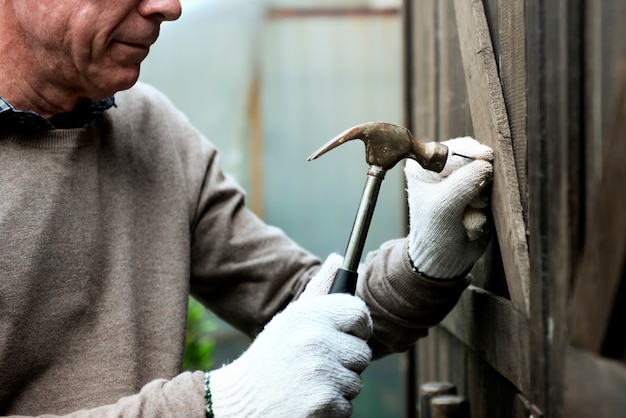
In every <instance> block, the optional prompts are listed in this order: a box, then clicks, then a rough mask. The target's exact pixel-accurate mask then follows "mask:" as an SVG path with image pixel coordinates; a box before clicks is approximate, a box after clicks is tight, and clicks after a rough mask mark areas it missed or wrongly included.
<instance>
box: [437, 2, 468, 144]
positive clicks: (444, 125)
mask: <svg viewBox="0 0 626 418" xmlns="http://www.w3.org/2000/svg"><path fill="white" fill-rule="evenodd" d="M438 7H439V14H438V15H439V25H438V26H439V36H438V39H439V42H438V49H439V53H438V56H439V71H438V73H439V86H438V95H439V100H437V103H438V105H439V109H438V111H437V113H438V115H439V121H438V124H439V132H438V138H437V139H440V140H442V141H444V140H446V139H449V138H455V137H459V136H466V135H470V134H472V133H473V127H472V118H471V115H470V109H469V104H468V100H467V88H466V87H465V74H464V73H463V61H462V59H461V49H460V45H459V36H458V32H457V29H456V20H455V17H454V6H453V4H452V3H451V2H449V1H439V6H438Z"/></svg>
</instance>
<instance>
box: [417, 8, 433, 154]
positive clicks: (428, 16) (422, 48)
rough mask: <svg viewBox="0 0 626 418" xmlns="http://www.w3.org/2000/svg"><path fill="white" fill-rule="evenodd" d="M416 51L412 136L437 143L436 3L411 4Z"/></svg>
mask: <svg viewBox="0 0 626 418" xmlns="http://www.w3.org/2000/svg"><path fill="white" fill-rule="evenodd" d="M412 9H413V10H412V13H413V16H414V18H413V22H419V24H415V23H414V26H413V47H414V56H415V57H416V58H415V62H414V67H413V83H414V85H413V92H412V93H413V104H414V110H413V122H414V126H413V127H411V131H412V133H413V136H415V138H417V139H418V140H420V141H425V142H427V141H434V140H436V139H438V138H437V128H436V121H437V116H438V115H437V113H436V112H437V106H436V94H437V90H436V88H437V83H435V82H434V80H436V77H437V74H436V72H437V65H436V62H437V53H436V51H437V49H436V48H437V44H436V36H435V34H436V30H437V26H436V25H437V0H422V1H414V2H413V4H412Z"/></svg>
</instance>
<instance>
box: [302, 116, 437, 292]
mask: <svg viewBox="0 0 626 418" xmlns="http://www.w3.org/2000/svg"><path fill="white" fill-rule="evenodd" d="M353 139H360V140H361V141H363V143H364V144H365V159H366V161H367V163H368V164H369V166H370V168H369V170H368V173H367V175H368V180H367V183H366V184H365V190H364V191H363V196H362V198H361V204H360V206H359V210H358V212H357V216H356V219H355V221H354V225H353V227H352V232H351V234H350V240H349V241H348V247H347V248H346V253H345V256H344V264H343V266H342V269H340V270H339V271H338V272H337V275H336V276H335V282H334V284H333V287H332V289H331V292H333V293H334V292H347V293H354V289H355V287H356V280H357V276H358V274H357V268H358V264H359V261H360V258H361V253H362V251H363V246H364V244H365V237H366V235H367V231H368V228H369V224H370V221H371V219H372V214H373V212H374V206H375V205H376V199H377V197H378V190H379V188H380V184H381V182H382V180H383V178H384V177H385V172H386V171H387V170H389V169H390V168H392V167H393V166H394V165H396V164H397V163H398V162H399V161H400V160H402V159H405V158H412V159H414V160H416V161H417V162H418V163H419V164H420V165H421V166H422V167H424V168H425V169H427V170H431V171H435V172H441V170H443V167H444V165H445V163H446V160H447V159H448V147H446V146H445V145H443V144H440V143H438V142H429V143H422V142H418V141H416V140H415V138H413V136H412V135H411V132H409V130H408V129H406V128H404V127H402V126H398V125H393V124H391V123H385V122H367V123H363V124H361V125H357V126H355V127H353V128H350V129H348V130H346V131H344V132H342V133H340V134H339V135H337V136H336V137H334V138H333V139H331V140H330V141H329V142H328V143H326V144H325V145H323V146H322V147H321V148H320V149H318V150H317V151H315V152H314V153H313V154H311V156H310V157H309V158H308V161H311V160H314V159H316V158H317V157H319V156H320V155H322V154H324V153H326V152H328V151H330V150H332V149H333V148H336V147H337V146H339V145H341V144H343V143H345V142H347V141H351V140H353Z"/></svg>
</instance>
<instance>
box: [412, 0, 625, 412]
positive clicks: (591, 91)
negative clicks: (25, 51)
mask: <svg viewBox="0 0 626 418" xmlns="http://www.w3.org/2000/svg"><path fill="white" fill-rule="evenodd" d="M404 12H405V15H404V16H405V58H406V59H405V67H406V72H405V82H406V85H407V90H406V91H407V94H406V98H405V99H406V100H405V102H406V120H407V124H408V125H409V126H410V127H411V130H412V131H413V133H414V134H415V136H416V137H417V138H419V139H422V140H435V139H436V140H445V139H448V138H451V137H455V136H464V135H473V136H475V137H476V138H477V139H479V140H481V141H482V142H485V143H487V144H489V145H490V146H491V147H492V148H494V151H495V160H494V168H495V173H494V184H493V190H492V213H493V223H494V229H495V231H496V234H495V236H494V239H493V240H492V243H491V245H490V248H489V249H488V251H487V253H486V255H485V256H484V257H483V258H482V259H481V260H480V262H479V263H478V264H477V266H476V267H475V269H474V271H473V273H474V279H475V280H474V282H473V285H472V286H471V287H470V288H469V289H468V290H467V291H466V292H465V293H464V295H463V297H462V298H461V301H460V302H459V304H458V306H457V307H456V308H455V309H454V311H453V312H452V313H451V314H450V315H449V316H448V317H447V318H446V319H445V320H444V322H443V323H442V325H441V326H439V327H437V328H436V329H434V330H432V332H431V334H430V335H429V336H428V337H427V338H425V339H423V340H421V341H420V342H419V343H418V344H417V346H416V348H415V349H414V350H412V351H411V352H410V354H409V358H408V364H409V372H408V375H407V388H408V393H407V394H408V396H407V398H408V402H407V408H406V409H407V416H416V415H417V414H418V412H417V408H416V405H417V404H418V403H419V389H420V386H421V385H422V384H423V383H425V382H430V381H446V382H452V383H453V384H454V385H456V387H457V390H458V392H459V394H461V395H463V396H464V397H466V398H467V399H468V400H469V405H470V410H471V416H472V417H473V418H479V417H529V416H534V417H537V416H545V417H619V416H626V405H625V403H626V400H625V399H626V397H625V396H623V392H624V390H625V389H626V367H625V366H624V360H625V353H626V350H625V342H626V341H625V340H626V335H625V333H624V330H623V320H624V319H626V315H625V314H626V312H625V310H624V308H623V307H622V306H623V305H624V302H626V300H624V299H625V298H626V289H625V288H626V285H625V284H624V283H625V282H624V280H623V279H624V266H625V263H624V262H625V254H626V210H625V209H624V208H625V207H626V206H625V205H624V203H626V202H624V201H625V200H626V198H625V197H624V194H625V193H624V192H626V185H624V182H625V181H626V172H625V170H624V168H623V167H624V163H623V161H622V160H623V159H624V158H625V157H626V137H625V135H626V133H625V132H626V130H625V129H624V128H626V126H625V125H626V93H625V91H626V90H625V89H626V71H625V63H626V36H624V28H623V22H624V21H625V18H626V4H625V2H623V1H620V0H570V1H566V0H556V1H550V2H547V1H541V0H527V1H522V0H513V1H511V0H484V1H483V0H420V1H411V0H407V1H405V3H404ZM422 415H425V414H424V413H423V414H422Z"/></svg>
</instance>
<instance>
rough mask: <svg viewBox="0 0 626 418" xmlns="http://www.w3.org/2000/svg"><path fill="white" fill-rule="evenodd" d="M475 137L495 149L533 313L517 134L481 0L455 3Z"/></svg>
mask: <svg viewBox="0 0 626 418" xmlns="http://www.w3.org/2000/svg"><path fill="white" fill-rule="evenodd" d="M454 5H455V12H456V21H457V27H458V32H459V41H460V45H461V55H462V57H463V64H464V69H465V80H466V84H467V90H468V95H469V103H470V107H471V114H472V122H473V126H474V133H475V136H476V138H477V139H478V140H480V141H481V142H484V143H486V144H487V145H489V146H491V147H492V148H493V150H494V179H493V192H492V212H493V216H494V222H495V226H496V231H497V234H498V239H499V241H500V244H501V253H502V259H503V265H504V270H505V274H506V279H507V285H508V287H509V293H510V295H511V300H512V302H513V303H514V304H515V306H516V307H517V308H518V309H519V310H520V311H521V312H523V313H524V315H526V316H528V315H529V294H530V290H529V289H530V278H529V276H530V273H529V271H530V265H529V256H528V244H527V241H526V228H525V223H524V217H523V212H522V205H521V200H520V195H519V183H518V175H517V170H516V166H515V156H514V153H513V147H512V143H511V131H510V128H509V121H508V115H507V112H506V106H505V103H504V97H503V94H502V87H501V84H500V77H499V75H498V69H497V67H496V62H495V57H494V54H493V47H492V45H491V38H490V34H489V26H488V25H487V20H486V17H485V12H484V8H483V4H482V1H481V0H472V1H468V0H455V2H454Z"/></svg>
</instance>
